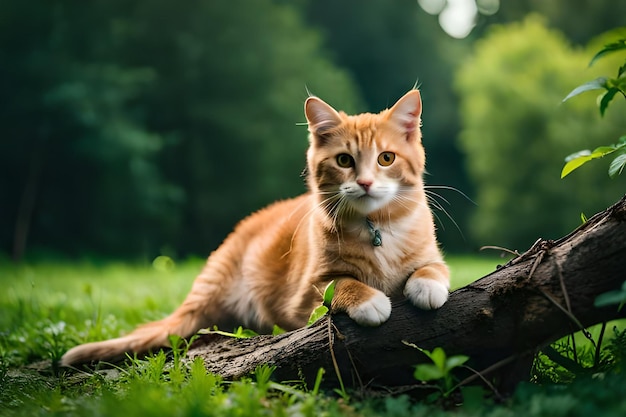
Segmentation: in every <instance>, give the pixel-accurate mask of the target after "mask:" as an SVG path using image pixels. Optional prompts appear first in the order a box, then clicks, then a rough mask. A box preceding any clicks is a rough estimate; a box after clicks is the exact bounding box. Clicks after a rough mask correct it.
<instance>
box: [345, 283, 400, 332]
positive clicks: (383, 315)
mask: <svg viewBox="0 0 626 417" xmlns="http://www.w3.org/2000/svg"><path fill="white" fill-rule="evenodd" d="M347 313H348V315H349V316H350V317H351V318H352V320H354V321H356V322H357V323H358V324H360V325H361V326H379V325H381V324H382V323H384V322H385V321H387V319H388V318H389V316H390V315H391V301H390V300H389V297H387V296H386V295H385V294H383V293H382V292H380V291H376V293H375V294H374V296H372V297H371V298H370V299H369V300H367V301H364V302H362V303H361V304H359V305H357V306H354V307H350V308H348V309H347Z"/></svg>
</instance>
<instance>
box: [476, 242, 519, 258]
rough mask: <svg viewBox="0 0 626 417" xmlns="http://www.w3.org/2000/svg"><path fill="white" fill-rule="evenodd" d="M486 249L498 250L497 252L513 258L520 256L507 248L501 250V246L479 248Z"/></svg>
mask: <svg viewBox="0 0 626 417" xmlns="http://www.w3.org/2000/svg"><path fill="white" fill-rule="evenodd" d="M487 249H491V250H499V251H502V252H506V253H508V254H509V255H513V256H521V255H520V254H519V252H518V251H516V250H511V249H507V248H503V247H502V246H489V245H488V246H481V247H480V249H479V250H487Z"/></svg>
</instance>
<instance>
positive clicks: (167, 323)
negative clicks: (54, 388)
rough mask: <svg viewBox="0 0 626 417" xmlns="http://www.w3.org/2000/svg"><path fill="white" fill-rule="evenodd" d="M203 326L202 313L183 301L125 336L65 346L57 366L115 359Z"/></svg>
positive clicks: (158, 344)
mask: <svg viewBox="0 0 626 417" xmlns="http://www.w3.org/2000/svg"><path fill="white" fill-rule="evenodd" d="M203 327H205V316H204V314H201V313H200V312H199V311H198V310H197V309H195V308H193V307H192V306H190V305H189V304H188V303H183V305H181V306H180V307H179V308H178V309H177V310H176V311H174V313H172V314H171V315H170V316H168V317H166V318H164V319H163V320H159V321H155V322H152V323H147V324H144V325H142V326H139V327H138V328H137V329H135V330H134V331H133V332H131V333H129V334H128V335H126V336H122V337H118V338H116V339H110V340H105V341H102V342H93V343H85V344H83V345H79V346H76V347H74V348H72V349H70V350H68V351H67V352H66V353H65V355H63V357H62V358H61V366H71V365H77V364H82V363H88V362H91V361H96V360H108V361H117V360H120V359H124V357H125V356H126V354H129V353H138V354H142V353H147V352H150V351H152V350H156V349H158V348H162V347H169V336H170V335H177V336H180V337H183V338H186V337H189V336H192V335H193V334H194V333H196V332H197V331H198V330H199V329H201V328H203Z"/></svg>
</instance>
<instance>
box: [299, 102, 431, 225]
mask: <svg viewBox="0 0 626 417" xmlns="http://www.w3.org/2000/svg"><path fill="white" fill-rule="evenodd" d="M304 110H305V114H306V118H307V121H308V126H309V132H310V135H309V138H310V146H309V150H308V152H307V168H308V177H307V181H308V184H309V188H310V189H311V191H312V192H314V193H317V194H318V195H319V199H320V201H324V202H325V203H324V204H323V205H322V206H323V207H325V208H326V209H327V210H329V211H339V212H340V214H342V215H343V214H345V215H348V216H369V215H371V214H373V213H375V212H383V211H385V212H387V215H388V214H390V210H392V209H395V210H399V209H402V208H404V209H405V210H406V209H410V208H411V207H412V206H413V205H414V204H418V203H419V202H418V201H417V199H416V198H415V197H414V196H415V193H421V191H422V189H423V183H422V174H423V172H424V148H423V146H422V141H421V131H420V124H421V119H420V116H421V111H422V102H421V98H420V93H419V91H418V90H411V91H409V92H408V93H407V94H405V95H404V96H403V97H402V98H400V99H399V100H398V101H397V102H396V104H394V106H393V107H392V108H391V109H388V110H383V111H382V112H380V113H378V114H370V113H363V114H359V115H355V116H349V115H346V114H345V113H343V112H338V111H336V110H335V109H333V108H332V107H331V106H330V105H328V104H327V103H325V102H324V101H322V100H320V99H319V98H317V97H309V98H308V99H307V101H306V103H305V106H304Z"/></svg>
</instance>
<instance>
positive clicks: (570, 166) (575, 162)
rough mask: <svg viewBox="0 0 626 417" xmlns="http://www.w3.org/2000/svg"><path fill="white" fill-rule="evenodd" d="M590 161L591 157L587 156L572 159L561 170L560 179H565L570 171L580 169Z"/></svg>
mask: <svg viewBox="0 0 626 417" xmlns="http://www.w3.org/2000/svg"><path fill="white" fill-rule="evenodd" d="M592 159H593V158H592V157H591V155H587V156H579V157H577V158H574V159H572V160H570V161H568V162H567V163H566V164H565V165H564V166H563V169H562V170H561V178H565V177H566V176H567V175H569V174H570V173H571V172H572V171H574V170H575V169H577V168H579V167H581V166H582V165H584V164H586V163H587V162H589V161H591V160H592Z"/></svg>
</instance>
